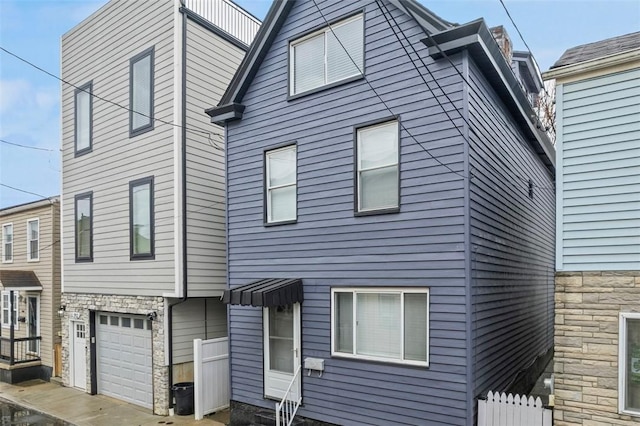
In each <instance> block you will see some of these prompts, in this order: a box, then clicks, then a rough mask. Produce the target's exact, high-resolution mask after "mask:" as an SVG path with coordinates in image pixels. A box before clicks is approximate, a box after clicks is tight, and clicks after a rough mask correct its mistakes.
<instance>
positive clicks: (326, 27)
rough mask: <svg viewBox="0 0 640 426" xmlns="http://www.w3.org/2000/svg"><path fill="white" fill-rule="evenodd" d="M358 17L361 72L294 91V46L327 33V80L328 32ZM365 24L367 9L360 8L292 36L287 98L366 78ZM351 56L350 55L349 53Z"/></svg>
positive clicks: (289, 50) (289, 53)
mask: <svg viewBox="0 0 640 426" xmlns="http://www.w3.org/2000/svg"><path fill="white" fill-rule="evenodd" d="M357 17H361V18H362V70H361V72H360V73H358V74H354V75H352V76H349V77H345V78H343V79H341V80H337V81H333V82H331V83H325V84H322V85H320V86H318V87H314V88H312V89H309V90H306V91H304V92H300V93H293V89H294V87H295V82H294V81H295V80H294V79H295V76H294V72H293V70H294V67H293V65H294V60H295V55H294V53H293V52H294V47H295V45H297V44H300V43H302V42H304V41H306V40H309V39H311V38H313V37H315V36H317V35H319V34H321V33H324V34H325V55H324V56H325V58H324V59H325V61H324V63H325V69H324V72H325V80H326V63H327V61H326V58H327V55H326V50H327V49H326V33H328V32H330V31H331V28H333V27H334V26H336V25H342V24H346V23H348V22H350V21H352V20H356V19H357ZM365 24H366V19H365V9H358V10H356V11H353V12H351V13H349V14H347V15H344V16H341V17H339V18H336V19H332V20H330V21H329V22H324V23H323V24H321V25H318V26H316V27H314V28H312V29H310V30H309V31H305V32H303V33H301V34H299V35H296V36H295V37H292V38H290V39H289V40H288V45H289V49H288V50H287V63H288V70H287V71H288V78H287V100H288V101H291V100H294V99H297V98H300V97H303V96H307V95H310V94H312V93H317V92H320V91H323V90H327V89H331V88H333V87H336V86H340V85H343V84H347V83H351V82H353V81H357V80H362V79H364V76H365V75H366V69H367V66H366V63H367V61H366V49H365V47H366V40H365V37H366V28H365ZM349 56H350V55H349Z"/></svg>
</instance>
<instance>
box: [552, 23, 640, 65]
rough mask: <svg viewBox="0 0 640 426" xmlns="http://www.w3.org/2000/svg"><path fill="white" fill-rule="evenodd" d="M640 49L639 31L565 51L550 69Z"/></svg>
mask: <svg viewBox="0 0 640 426" xmlns="http://www.w3.org/2000/svg"><path fill="white" fill-rule="evenodd" d="M639 48H640V31H639V32H636V33H631V34H625V35H621V36H618V37H612V38H608V39H606V40H601V41H596V42H594V43H587V44H583V45H580V46H576V47H572V48H571V49H567V50H566V51H565V52H564V53H563V54H562V56H561V57H560V59H558V60H557V61H556V63H555V64H553V65H552V66H551V69H554V68H559V67H564V66H567V65H573V64H577V63H580V62H586V61H592V60H594V59H598V58H603V57H605V56H611V55H615V54H618V53H622V52H627V51H629V50H634V49H639Z"/></svg>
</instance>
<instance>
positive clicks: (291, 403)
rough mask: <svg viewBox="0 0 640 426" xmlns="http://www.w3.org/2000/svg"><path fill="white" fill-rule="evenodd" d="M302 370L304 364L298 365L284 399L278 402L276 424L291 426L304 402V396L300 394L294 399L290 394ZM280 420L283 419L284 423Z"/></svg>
mask: <svg viewBox="0 0 640 426" xmlns="http://www.w3.org/2000/svg"><path fill="white" fill-rule="evenodd" d="M301 371H302V366H301V365H300V366H298V369H297V370H296V373H295V374H294V375H293V379H292V380H291V383H289V387H288V388H287V391H286V392H285V393H284V397H283V398H282V401H280V402H278V403H276V426H284V425H286V426H291V423H293V419H294V417H295V416H296V412H297V411H298V407H300V404H301V403H302V396H301V395H298V398H297V399H295V400H293V399H291V397H290V395H291V394H292V392H291V390H292V389H293V385H294V384H295V383H296V381H297V380H298V378H299V377H300V372H301ZM281 413H282V414H281ZM280 420H282V423H281V422H280Z"/></svg>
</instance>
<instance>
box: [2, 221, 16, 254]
mask: <svg viewBox="0 0 640 426" xmlns="http://www.w3.org/2000/svg"><path fill="white" fill-rule="evenodd" d="M11 262H13V223H5V224H3V225H2V263H11Z"/></svg>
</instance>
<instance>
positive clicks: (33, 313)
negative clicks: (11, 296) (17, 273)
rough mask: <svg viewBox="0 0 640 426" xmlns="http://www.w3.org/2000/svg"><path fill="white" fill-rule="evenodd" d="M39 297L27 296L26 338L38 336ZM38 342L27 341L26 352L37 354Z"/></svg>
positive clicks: (38, 351)
mask: <svg viewBox="0 0 640 426" xmlns="http://www.w3.org/2000/svg"><path fill="white" fill-rule="evenodd" d="M39 305H40V297H38V296H33V295H31V296H27V318H28V324H27V326H28V337H38V336H39V334H40V306H39ZM39 344H40V341H39V340H36V339H34V340H29V342H28V350H29V352H31V353H33V354H39V353H40V349H39Z"/></svg>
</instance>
